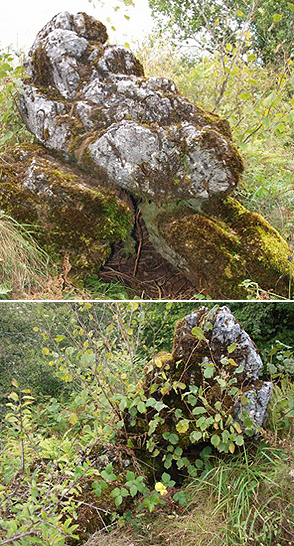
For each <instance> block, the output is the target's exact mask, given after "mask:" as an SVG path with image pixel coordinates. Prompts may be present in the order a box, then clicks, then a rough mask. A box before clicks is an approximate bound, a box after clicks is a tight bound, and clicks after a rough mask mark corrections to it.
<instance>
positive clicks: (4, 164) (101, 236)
mask: <svg viewBox="0 0 294 546" xmlns="http://www.w3.org/2000/svg"><path fill="white" fill-rule="evenodd" d="M0 169H1V173H2V176H1V183H0V207H1V209H4V210H5V211H6V212H7V213H8V214H10V215H11V216H12V217H13V218H14V219H16V220H17V221H18V222H20V223H24V224H30V225H33V226H34V229H35V230H36V232H35V233H34V235H35V238H36V239H37V241H38V242H39V244H40V245H41V246H42V247H43V248H44V249H45V250H46V251H47V252H48V254H49V255H51V256H52V258H54V259H55V260H56V261H58V262H59V261H62V257H63V256H64V255H65V254H67V255H68V257H69V260H70V263H71V264H72V265H73V266H74V267H76V268H78V269H79V270H80V271H83V270H84V271H91V270H93V271H96V270H98V269H99V268H100V267H101V265H103V264H104V262H105V261H106V259H107V258H108V256H109V255H110V252H111V245H112V244H113V243H115V242H118V241H121V240H123V239H125V238H126V237H127V236H128V235H129V234H130V232H131V230H132V227H133V207H132V203H131V201H130V200H129V199H128V198H127V197H126V196H123V195H122V194H121V193H120V192H118V191H117V189H115V188H114V189H113V188H112V189H111V188H103V187H101V186H100V187H98V186H97V184H95V186H94V187H93V185H92V179H91V176H87V175H86V174H85V173H83V172H81V171H80V170H79V169H77V168H73V167H71V168H68V167H67V166H66V165H65V164H63V163H61V162H60V161H59V160H58V159H54V158H53V157H52V156H51V155H49V154H48V153H47V152H46V151H45V150H44V148H43V147H42V146H37V145H26V146H16V147H14V148H11V149H9V150H6V152H5V153H4V154H2V155H1V156H0Z"/></svg>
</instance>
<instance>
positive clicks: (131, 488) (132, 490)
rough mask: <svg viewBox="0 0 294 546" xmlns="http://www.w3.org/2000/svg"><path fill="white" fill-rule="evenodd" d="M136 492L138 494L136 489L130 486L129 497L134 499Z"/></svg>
mask: <svg viewBox="0 0 294 546" xmlns="http://www.w3.org/2000/svg"><path fill="white" fill-rule="evenodd" d="M137 492H138V489H137V487H136V486H135V485H131V486H130V493H131V496H132V497H134V496H135V495H137Z"/></svg>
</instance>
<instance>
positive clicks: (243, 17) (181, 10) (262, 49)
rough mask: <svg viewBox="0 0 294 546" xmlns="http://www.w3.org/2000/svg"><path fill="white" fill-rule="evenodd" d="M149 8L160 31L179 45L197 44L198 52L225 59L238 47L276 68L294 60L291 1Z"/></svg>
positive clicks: (201, 0)
mask: <svg viewBox="0 0 294 546" xmlns="http://www.w3.org/2000/svg"><path fill="white" fill-rule="evenodd" d="M149 5H150V7H151V9H152V15H153V17H154V18H155V19H156V20H157V22H158V25H159V28H161V29H164V31H165V32H167V33H168V34H170V35H172V36H173V38H174V39H175V40H176V41H185V40H188V39H190V40H191V39H192V40H194V41H195V42H196V44H197V46H198V49H202V50H203V49H207V50H208V51H210V52H212V51H215V50H218V52H219V53H221V55H223V54H224V52H226V50H227V51H228V52H230V53H231V52H232V51H233V48H234V47H236V46H237V48H238V49H239V50H241V53H243V54H244V53H248V52H249V53H250V52H252V49H253V50H254V52H255V54H256V55H257V56H258V57H261V59H262V60H263V62H264V63H269V62H274V63H275V64H278V63H279V61H280V63H281V61H282V62H283V61H284V60H285V58H289V57H290V56H291V53H292V45H293V38H292V37H293V27H294V18H293V12H294V4H293V3H292V2H288V1H287V0H282V1H281V0H265V1H263V2H262V3H261V2H260V1H258V0H257V1H256V0H251V1H250V2H248V1H245V0H227V1H226V2H225V3H223V2H218V1H217V0H213V1H211V0H210V1H207V0H193V1H192V2H191V1H190V0H189V1H188V0H185V1H180V0H149ZM246 35H247V36H248V37H250V44H248V43H247V44H245V40H244V38H245V36H246ZM244 46H245V47H244ZM231 55H232V57H233V56H234V53H232V54H231Z"/></svg>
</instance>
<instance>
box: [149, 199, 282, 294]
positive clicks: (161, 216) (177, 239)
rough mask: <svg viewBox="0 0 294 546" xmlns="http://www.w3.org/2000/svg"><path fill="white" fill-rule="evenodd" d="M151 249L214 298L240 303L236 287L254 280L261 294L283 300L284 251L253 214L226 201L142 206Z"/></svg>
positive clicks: (240, 289)
mask: <svg viewBox="0 0 294 546" xmlns="http://www.w3.org/2000/svg"><path fill="white" fill-rule="evenodd" d="M143 216H144V219H145V221H146V224H147V227H148V230H149V232H150V234H151V238H152V242H153V244H154V246H155V247H156V248H157V250H158V251H159V252H160V253H161V254H162V255H163V256H164V257H165V258H167V259H168V260H169V261H170V262H171V263H173V264H174V265H175V266H177V267H179V268H180V269H181V270H182V271H183V272H184V273H185V274H186V275H187V277H189V279H190V280H191V281H192V282H193V283H194V284H195V287H196V288H197V291H199V292H204V293H206V294H209V295H210V296H212V297H213V298H216V299H242V298H244V297H246V295H247V293H246V289H245V288H244V287H242V286H240V283H242V281H244V280H246V279H250V280H251V281H254V282H255V283H257V284H258V285H259V286H261V287H262V288H263V289H264V290H270V291H272V292H273V293H278V294H281V295H283V296H284V297H288V290H289V282H290V262H289V257H290V255H291V252H290V249H289V247H288V245H287V243H286V241H284V239H283V238H282V237H281V236H280V235H279V233H278V232H277V231H276V230H275V229H274V228H273V227H272V226H271V225H270V224H269V223H268V222H267V221H266V220H265V219H264V218H263V217H262V216H260V215H259V214H256V213H253V212H249V211H248V210H247V209H246V208H245V207H243V206H242V205H241V204H240V203H239V202H238V201H236V200H235V199H232V198H231V197H228V198H226V199H225V200H223V201H212V202H210V203H209V204H207V205H206V204H203V203H202V204H201V205H199V210H198V211H197V213H196V211H195V210H192V209H191V208H188V207H187V206H184V205H182V206H180V207H178V208H174V209H168V210H165V209H164V208H162V209H161V210H160V209H159V208H156V207H155V206H154V205H150V204H149V205H146V206H145V208H143Z"/></svg>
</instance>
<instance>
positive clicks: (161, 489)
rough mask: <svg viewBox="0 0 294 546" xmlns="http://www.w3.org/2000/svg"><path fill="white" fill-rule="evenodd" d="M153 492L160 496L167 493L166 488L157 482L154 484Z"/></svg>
mask: <svg viewBox="0 0 294 546" xmlns="http://www.w3.org/2000/svg"><path fill="white" fill-rule="evenodd" d="M155 491H157V492H158V493H160V494H161V495H162V496H164V495H167V493H168V491H167V488H166V487H165V485H163V483H161V482H157V483H156V484H155Z"/></svg>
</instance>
